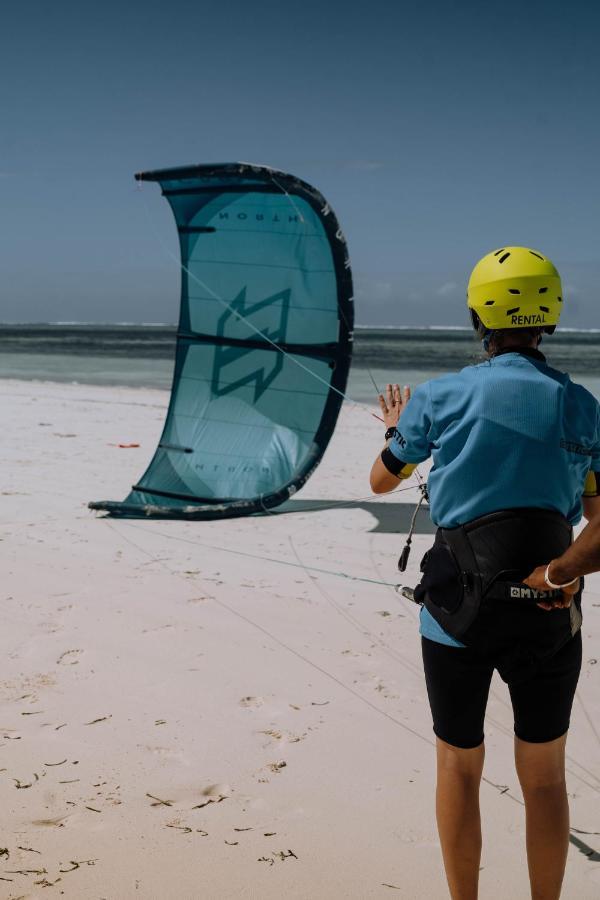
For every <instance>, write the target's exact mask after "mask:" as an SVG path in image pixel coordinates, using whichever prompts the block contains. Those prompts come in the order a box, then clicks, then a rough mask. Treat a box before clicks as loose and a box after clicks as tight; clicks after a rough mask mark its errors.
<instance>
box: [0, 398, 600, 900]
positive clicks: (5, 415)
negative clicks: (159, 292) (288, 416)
mask: <svg viewBox="0 0 600 900" xmlns="http://www.w3.org/2000/svg"><path fill="white" fill-rule="evenodd" d="M0 397H1V408H2V423H3V440H2V478H1V506H0V510H1V514H0V519H1V523H0V538H1V543H0V551H1V554H2V575H3V577H2V583H1V598H2V631H1V642H2V672H1V675H0V803H1V809H2V817H1V828H2V832H1V837H0V897H1V898H11V900H16V898H23V900H24V898H33V897H36V898H37V897H43V898H47V897H52V896H63V897H66V898H73V900H88V898H89V900H101V898H106V900H130V898H144V900H146V898H148V900H150V898H152V900H154V898H157V900H196V898H203V900H204V898H211V900H212V898H257V900H259V898H260V900H271V898H273V900H275V898H277V900H279V898H283V897H285V898H303V900H304V898H306V900H318V898H327V900H329V898H336V900H337V898H353V900H354V898H356V900H359V898H360V900H362V898H390V900H391V898H393V897H400V898H410V900H419V898H443V897H446V896H447V893H446V888H445V882H444V879H443V874H442V867H441V861H440V853H439V844H438V839H437V834H436V828H435V822H434V811H433V794H434V752H433V742H432V732H431V724H430V719H429V710H428V706H427V702H426V696H425V689H424V684H423V678H422V674H421V667H420V650H419V640H418V636H417V623H416V618H417V609H416V607H413V606H411V605H410V604H409V603H408V602H407V601H404V600H402V599H400V598H399V597H398V595H397V594H396V592H395V591H394V588H393V587H392V586H391V585H393V584H394V583H395V582H396V581H397V580H398V578H397V573H396V559H397V556H398V553H399V550H400V549H401V546H402V543H403V541H402V533H403V532H405V531H406V528H407V525H408V522H409V520H410V516H411V514H412V509H413V501H414V500H415V497H416V491H415V490H414V488H413V489H411V490H408V491H404V492H402V493H397V494H395V495H391V496H388V497H386V498H380V499H375V498H372V497H371V498H369V497H368V495H369V488H368V482H367V472H368V469H369V467H370V464H371V461H372V458H374V456H375V454H376V453H377V452H378V450H379V447H380V443H381V427H380V426H379V425H378V423H376V422H375V420H374V419H372V418H371V417H370V416H369V415H368V413H367V412H366V411H365V409H364V408H358V407H350V408H348V409H345V410H344V411H343V414H342V416H341V418H340V422H339V425H338V428H337V431H336V434H335V436H334V438H333V440H332V442H331V445H330V447H329V449H328V452H327V454H326V456H325V459H324V461H323V463H322V464H321V466H320V467H319V469H318V471H317V472H316V474H315V475H314V476H313V478H312V479H311V480H310V482H309V483H308V485H307V486H306V488H305V489H304V490H303V491H302V492H301V493H300V494H299V495H298V496H297V498H296V499H295V500H294V501H293V502H292V503H290V504H289V506H288V508H287V511H286V512H285V513H284V514H279V515H272V516H266V517H263V518H252V519H238V520H231V521H222V522H191V523H182V522H140V521H131V522H124V521H116V520H109V519H106V518H102V517H97V516H96V515H94V514H93V513H91V512H89V511H88V510H87V508H86V504H87V501H88V500H90V499H122V498H123V497H124V496H125V494H126V493H127V490H128V488H129V485H130V484H132V483H133V482H134V481H135V479H136V478H137V477H139V476H140V475H141V473H142V471H143V469H144V467H145V465H146V463H147V461H148V460H149V458H150V456H151V455H152V452H153V450H154V447H155V444H156V441H157V438H158V435H159V432H160V430H161V426H162V422H163V418H164V412H165V406H166V400H167V394H166V393H164V392H160V391H149V390H134V389H115V388H110V389H107V388H99V387H87V386H78V385H58V384H35V383H25V382H18V381H12V382H11V381H4V382H1V383H0ZM119 442H138V443H140V444H141V447H140V448H139V449H120V448H118V447H116V446H114V445H115V444H118V443H119ZM357 498H360V499H357ZM323 505H327V506H328V508H327V509H321V508H320V507H322V506H323ZM417 531H418V534H417V537H416V538H415V541H414V543H413V553H412V558H411V564H410V567H409V571H408V572H407V573H406V575H405V582H406V583H407V584H414V583H415V581H416V580H417V579H416V573H417V567H418V562H419V559H420V557H421V555H422V551H423V550H424V548H425V547H426V546H428V545H429V543H430V542H431V539H432V538H431V535H432V532H433V528H432V526H431V524H430V523H429V521H428V518H427V515H424V516H422V517H420V519H419V525H418V528H417ZM348 576H351V577H348ZM584 638H585V649H584V667H583V673H582V677H581V681H580V690H579V695H578V700H577V702H576V705H575V709H574V720H573V724H572V730H571V737H570V744H569V762H568V778H569V791H570V794H571V799H572V823H573V828H574V829H578V830H577V831H575V830H574V831H573V839H572V845H571V850H570V855H569V863H568V869H567V877H566V882H565V889H564V893H563V897H565V898H573V900H575V898H576V900H592V898H597V897H598V896H600V815H599V813H598V808H599V807H598V793H599V791H600V736H599V734H600V724H599V723H600V698H599V695H598V671H599V669H600V666H597V665H596V661H597V660H598V659H600V578H599V577H592V578H591V579H590V580H589V590H588V593H587V599H586V603H585V624H584ZM486 743H487V760H486V770H485V776H486V779H487V781H486V783H485V784H484V786H483V788H482V807H483V816H484V853H483V860H482V872H481V897H482V898H490V900H491V898H502V900H504V898H506V897H509V896H511V897H514V898H526V897H528V896H529V891H528V881H527V872H526V863H525V856H524V849H523V832H524V820H523V808H522V805H521V802H520V793H519V789H518V784H517V780H516V777H515V772H514V766H513V762H512V716H511V712H510V708H509V705H508V694H507V691H506V688H505V686H504V685H503V684H502V683H501V682H499V681H498V682H495V684H494V686H493V694H492V696H491V699H490V704H489V708H488V719H487V729H486Z"/></svg>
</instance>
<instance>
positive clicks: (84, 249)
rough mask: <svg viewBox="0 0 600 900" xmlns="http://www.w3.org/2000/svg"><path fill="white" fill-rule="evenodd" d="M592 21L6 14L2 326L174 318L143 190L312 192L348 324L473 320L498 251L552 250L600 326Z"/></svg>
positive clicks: (518, 9) (233, 5)
mask: <svg viewBox="0 0 600 900" xmlns="http://www.w3.org/2000/svg"><path fill="white" fill-rule="evenodd" d="M599 41H600V4H596V3H593V2H591V0H588V2H581V0H573V2H571V3H569V4H567V3H565V2H562V0H561V2H554V0H547V2H526V0H524V2H522V3H516V2H512V0H509V2H507V3H503V4H500V5H498V4H484V3H481V2H479V3H475V2H451V0H448V2H439V0H432V2H429V3H427V4H424V3H423V4H417V3H414V2H404V0H396V2H393V3H392V2H391V0H385V2H382V0H370V2H368V3H367V2H356V0H347V2H346V3H342V2H339V0H327V2H324V0H318V2H315V0H302V2H296V3H289V2H286V0H279V2H272V0H264V2H263V0H255V2H253V3H251V2H248V0H243V2H242V0H220V2H219V3H215V2H214V0H211V2H206V0H194V2H189V0H171V2H170V3H169V4H167V3H166V2H164V0H160V2H158V0H143V2H140V0H128V2H126V3H125V2H118V3H117V2H114V0H104V2H103V3H102V4H100V3H97V2H93V3H92V2H88V0H77V2H73V0H55V2H54V3H48V2H47V0H44V2H41V0H19V3H18V4H17V3H13V4H10V5H9V4H3V9H2V34H1V35H0V109H1V110H2V115H1V117H0V220H1V221H0V225H1V235H2V237H1V240H0V321H4V322H42V321H44V322H48V321H89V322H116V321H129V322H175V321H176V320H177V314H178V302H179V297H178V291H179V271H178V268H177V267H176V266H175V265H174V263H173V260H172V258H171V256H170V255H169V252H168V250H167V248H171V250H172V251H173V252H177V250H176V248H177V241H176V232H175V228H174V224H173V220H172V216H171V212H170V210H169V208H168V205H167V203H166V202H165V201H164V199H162V198H161V196H160V191H159V189H158V187H157V186H156V185H153V184H145V185H144V186H143V188H142V190H141V191H140V190H138V189H137V187H136V185H135V182H134V180H133V173H134V172H137V171H140V170H144V169H157V168H162V167H171V166H178V165H184V164H191V163H202V162H225V161H235V160H244V161H251V162H256V163H262V164H267V165H271V166H274V167H276V168H279V169H283V170H285V171H288V172H292V173H293V174H295V175H298V176H300V177H301V178H303V179H305V180H307V181H309V182H311V183H312V184H314V185H315V186H316V187H317V188H319V190H320V191H321V192H322V193H323V194H324V195H325V196H326V198H327V199H328V201H329V202H330V204H331V205H332V206H333V208H334V209H335V211H336V214H337V216H338V219H339V221H340V223H341V225H342V228H343V230H344V232H345V234H346V237H347V239H348V244H349V249H350V257H351V262H352V269H353V273H354V282H355V297H356V314H357V315H356V318H357V321H358V323H360V324H363V325H366V324H371V325H431V324H438V325H467V324H468V319H467V315H466V308H465V288H466V282H467V280H468V276H469V272H470V270H471V268H472V267H473V265H474V264H475V262H476V261H477V260H478V259H479V258H480V257H481V256H482V255H484V254H485V253H487V252H488V251H490V250H493V249H496V248H497V247H502V246H505V245H507V244H508V245H513V244H517V245H518V244H522V245H525V246H531V247H534V248H536V249H539V250H541V251H542V252H543V253H545V254H547V255H548V256H549V257H550V258H551V259H552V260H553V261H554V262H555V264H556V265H557V266H558V268H559V270H560V272H561V274H562V276H563V282H564V296H565V307H564V313H563V319H562V320H561V324H564V325H565V326H567V327H574V328H577V327H594V328H598V327H600V302H599V296H598V285H599V283H600V254H599V247H598V237H599V229H598V219H599V213H600V203H599V201H600V182H599V179H598V160H599V159H600V115H599V104H600V101H599V97H600V56H599V54H598V52H597V46H598V43H599Z"/></svg>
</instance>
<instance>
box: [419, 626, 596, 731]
mask: <svg viewBox="0 0 600 900" xmlns="http://www.w3.org/2000/svg"><path fill="white" fill-rule="evenodd" d="M421 644H422V650H423V664H424V667H425V681H426V684H427V694H428V695H429V705H430V707H431V713H432V716H433V730H434V732H435V734H436V735H437V736H438V737H439V738H441V739H442V740H443V741H446V743H448V744H452V745H453V746H454V747H461V748H463V749H468V748H473V747H478V746H479V744H481V742H482V741H483V738H484V733H483V721H484V717H485V708H486V705H487V699H488V693H489V689H490V682H491V680H492V674H493V672H494V668H495V666H494V660H493V659H490V658H489V656H486V655H484V654H481V653H478V652H477V650H475V649H474V648H472V647H450V646H448V645H447V644H440V643H438V642H437V641H431V640H429V639H428V638H425V637H423V638H421ZM580 670H581V631H578V632H577V634H576V635H575V636H574V637H572V638H571V639H570V640H569V641H567V643H566V644H565V645H564V646H563V647H562V648H561V649H560V650H559V651H558V652H557V653H555V654H554V655H553V656H551V657H550V658H549V659H546V660H544V661H543V662H541V663H539V664H538V665H537V667H536V670H535V672H534V673H533V674H532V675H531V677H530V678H528V679H527V680H525V681H522V680H521V681H519V682H518V683H516V684H515V683H511V681H510V679H506V678H505V679H504V680H505V681H506V682H507V684H508V689H509V691H510V698H511V701H512V707H513V714H514V722H515V734H516V736H517V737H518V738H520V739H521V740H522V741H529V742H531V743H535V744H538V743H543V742H545V741H553V740H555V738H558V737H560V736H561V735H563V734H564V733H565V732H566V731H567V730H568V728H569V721H570V718H571V708H572V706H573V698H574V696H575V688H576V687H577V681H578V679H579V672H580Z"/></svg>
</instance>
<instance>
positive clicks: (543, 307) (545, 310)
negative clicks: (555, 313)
mask: <svg viewBox="0 0 600 900" xmlns="http://www.w3.org/2000/svg"><path fill="white" fill-rule="evenodd" d="M540 309H541V311H542V312H548V313H549V312H550V310H549V308H548V307H547V306H540Z"/></svg>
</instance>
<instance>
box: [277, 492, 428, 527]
mask: <svg viewBox="0 0 600 900" xmlns="http://www.w3.org/2000/svg"><path fill="white" fill-rule="evenodd" d="M328 509H347V510H351V509H364V510H365V511H366V512H368V513H370V514H371V515H372V516H373V518H374V519H375V520H376V524H375V526H374V527H373V528H370V529H369V531H370V532H371V533H372V534H406V533H407V532H408V530H409V528H410V523H411V520H412V517H413V514H414V511H415V504H414V503H381V502H378V501H377V500H357V501H356V503H349V502H348V501H347V500H337V501H336V500H330V501H327V505H325V504H324V503H323V502H322V501H320V500H300V499H298V500H288V501H287V503H283V504H282V505H281V506H279V507H278V508H277V510H276V511H275V510H273V511H271V515H278V516H280V515H284V514H287V515H289V514H296V515H297V514H298V513H313V512H315V513H317V512H324V511H326V510H328ZM435 532H436V526H435V525H434V524H433V522H432V521H431V519H430V518H429V513H428V511H427V510H426V509H420V510H419V512H418V514H417V520H416V524H415V532H414V533H415V534H435Z"/></svg>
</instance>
